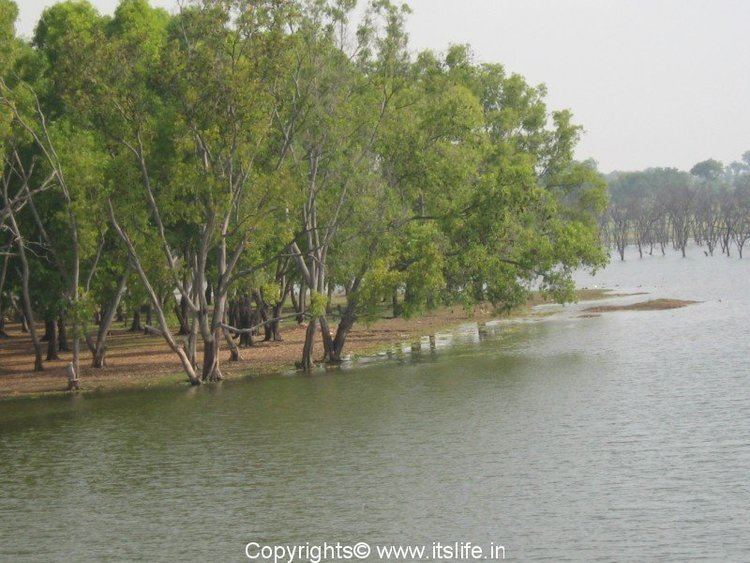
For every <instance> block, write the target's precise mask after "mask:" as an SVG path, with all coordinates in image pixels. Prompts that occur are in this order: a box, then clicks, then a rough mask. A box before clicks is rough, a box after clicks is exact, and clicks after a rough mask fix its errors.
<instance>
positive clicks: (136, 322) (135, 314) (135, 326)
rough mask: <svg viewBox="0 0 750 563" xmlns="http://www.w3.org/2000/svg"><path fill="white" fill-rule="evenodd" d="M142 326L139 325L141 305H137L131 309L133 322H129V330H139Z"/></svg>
mask: <svg viewBox="0 0 750 563" xmlns="http://www.w3.org/2000/svg"><path fill="white" fill-rule="evenodd" d="M142 330H143V326H141V307H140V306H138V307H136V308H135V309H133V322H131V323H130V332H141V331H142Z"/></svg>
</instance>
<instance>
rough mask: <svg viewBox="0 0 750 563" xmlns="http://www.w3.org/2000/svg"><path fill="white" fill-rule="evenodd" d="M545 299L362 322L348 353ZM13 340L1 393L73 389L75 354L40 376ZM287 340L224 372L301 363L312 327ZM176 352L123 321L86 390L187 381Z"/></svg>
mask: <svg viewBox="0 0 750 563" xmlns="http://www.w3.org/2000/svg"><path fill="white" fill-rule="evenodd" d="M620 295H622V294H613V293H610V292H609V291H607V290H604V289H582V290H579V291H578V299H579V300H580V301H591V300H596V299H605V298H611V297H618V296H620ZM544 302H545V301H544V300H543V299H542V298H541V297H540V296H539V295H535V296H534V297H533V298H532V299H530V300H529V301H528V302H527V303H526V304H525V305H524V306H523V307H519V308H518V309H516V310H514V311H512V312H511V313H510V314H506V315H499V314H498V313H496V312H495V311H493V309H492V307H491V306H489V305H486V306H479V307H475V308H474V310H473V311H471V312H467V311H466V310H465V309H463V308H461V307H442V308H439V309H437V310H435V311H431V312H429V313H427V314H425V315H422V316H420V317H417V318H411V319H405V318H386V317H384V318H382V319H379V320H377V321H375V322H373V323H371V324H369V325H367V324H365V323H361V324H358V325H356V326H355V328H354V329H353V330H352V333H351V336H350V337H349V340H348V342H347V352H348V353H349V354H351V355H353V356H358V355H359V356H361V355H366V354H371V353H375V352H377V351H379V350H381V349H383V348H386V347H389V346H392V345H394V344H399V343H407V342H410V341H412V340H415V339H418V338H420V337H421V336H426V335H431V334H434V333H435V332H439V331H441V330H447V329H450V328H452V327H455V326H457V325H460V324H462V323H465V322H468V321H471V322H484V321H488V320H491V319H496V318H503V317H505V318H508V317H531V316H541V315H544V313H542V312H535V311H534V310H533V308H534V307H535V306H537V305H540V304H542V303H544ZM7 328H8V332H9V334H10V336H11V338H7V339H3V340H0V398H7V397H14V396H32V395H41V394H49V393H60V392H64V391H65V389H66V387H67V377H66V374H65V367H66V366H67V364H68V362H70V354H69V353H60V359H59V360H55V361H49V362H46V363H45V370H44V371H43V372H41V373H34V372H32V371H31V368H32V367H33V365H34V356H33V348H32V344H31V339H30V337H29V336H28V334H25V333H22V332H21V330H20V326H19V325H18V324H15V323H13V324H10V325H8V327H7ZM281 333H282V337H283V341H281V342H262V341H260V340H258V341H256V342H255V345H254V346H253V347H251V348H245V349H243V350H241V354H242V359H241V360H240V361H239V362H229V361H228V352H226V351H225V352H224V353H225V354H227V358H223V372H224V376H225V377H227V378H236V377H241V376H246V375H248V374H253V375H264V374H272V373H278V372H280V371H284V370H290V369H293V368H294V363H295V362H296V361H297V360H299V354H300V349H301V347H302V343H303V342H304V339H305V325H304V324H297V323H296V322H294V321H290V322H287V323H284V324H283V325H282V330H281ZM322 351H323V346H322V343H321V342H320V341H318V342H316V353H317V354H322ZM90 361H91V358H90V356H89V354H88V353H85V354H83V355H82V357H81V364H82V366H88V365H89V363H90ZM178 369H179V366H178V364H177V361H176V359H175V356H174V354H173V353H172V352H171V351H170V349H169V348H168V347H167V345H166V344H165V342H164V339H163V338H161V337H158V336H153V335H148V334H144V333H142V332H137V333H133V332H129V331H128V330H127V328H125V327H123V326H118V327H117V328H115V329H114V330H113V331H112V334H111V337H110V345H109V347H108V353H107V367H105V368H104V369H94V368H91V367H86V368H84V369H83V370H82V371H83V373H82V377H81V387H82V391H84V392H88V391H105V390H116V389H139V388H146V387H153V386H169V385H177V384H180V383H182V382H183V381H184V379H185V376H184V374H182V373H180V372H179V371H178Z"/></svg>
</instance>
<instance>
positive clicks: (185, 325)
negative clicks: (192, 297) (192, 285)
mask: <svg viewBox="0 0 750 563" xmlns="http://www.w3.org/2000/svg"><path fill="white" fill-rule="evenodd" d="M174 312H175V315H176V316H177V320H178V321H179V323H180V332H178V334H180V335H181V336H186V335H188V334H190V322H189V317H190V314H189V310H188V302H187V298H186V297H185V296H184V295H183V296H181V297H180V304H179V306H177V305H176V306H175V308H174Z"/></svg>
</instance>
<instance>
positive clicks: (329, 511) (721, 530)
mask: <svg viewBox="0 0 750 563" xmlns="http://www.w3.org/2000/svg"><path fill="white" fill-rule="evenodd" d="M579 281H580V282H581V284H582V285H587V286H593V285H598V286H600V287H610V288H617V289H620V290H623V291H624V290H628V291H648V292H650V293H651V294H652V296H653V297H675V298H683V299H695V300H699V301H703V303H700V304H697V305H693V306H690V307H687V308H684V309H679V310H671V311H656V312H618V313H609V314H606V315H603V316H601V317H597V318H581V317H580V310H581V308H582V307H584V306H585V305H584V304H579V305H576V306H573V307H568V308H566V309H565V310H564V311H563V312H561V313H560V314H558V315H555V316H552V317H548V318H545V319H544V320H542V321H536V322H524V323H514V324H508V323H501V324H500V325H497V326H495V327H491V328H486V329H484V328H483V329H482V330H481V331H476V330H473V329H472V328H471V327H467V329H466V330H465V331H464V332H463V333H462V334H458V335H456V336H455V337H454V338H453V339H452V342H451V345H450V346H443V344H444V343H445V342H447V341H448V340H450V339H448V338H440V339H438V340H437V343H436V345H437V346H436V347H437V348H438V350H437V351H430V349H429V346H424V347H423V349H422V351H421V352H419V353H414V354H403V355H401V354H399V355H396V356H395V357H394V358H393V359H390V360H385V361H379V362H373V363H370V364H368V365H366V366H359V367H355V368H352V369H344V370H336V371H332V372H328V373H323V374H318V375H315V376H289V377H283V376H280V377H274V378H265V379H263V378H262V379H248V380H245V381H239V382H228V383H224V384H222V385H220V386H216V387H204V388H200V389H191V390H187V389H176V390H166V391H149V392H138V393H127V394H118V395H113V396H99V397H95V396H81V397H72V398H64V399H56V400H37V401H31V402H28V401H13V402H6V403H1V404H0V559H3V560H14V561H17V560H24V559H29V560H31V559H34V560H49V559H65V560H68V561H75V560H102V559H118V560H175V561H176V560H203V561H242V560H243V559H244V557H245V555H244V549H245V545H246V544H247V543H248V542H252V541H256V542H259V543H264V544H265V543H268V544H273V543H303V544H304V543H305V542H310V543H311V544H313V543H322V542H324V541H328V542H336V541H339V542H346V543H355V542H358V541H366V542H370V543H371V544H373V545H375V544H412V545H417V544H422V543H423V544H427V545H430V544H432V542H433V541H443V542H462V541H471V542H473V543H474V544H478V545H480V546H487V545H489V544H490V542H494V543H495V544H502V545H503V546H505V548H506V555H507V557H508V558H509V559H520V560H530V559H541V558H548V559H552V560H597V559H601V560H622V559H636V560H655V559H660V560H664V559H672V560H684V559H686V558H690V557H695V558H700V559H709V560H735V561H741V560H744V561H748V560H750V339H749V338H748V333H749V332H750V260H745V261H740V260H738V259H736V258H733V259H727V258H725V257H719V256H717V257H714V258H706V257H703V256H702V253H701V252H700V251H699V250H694V251H693V252H692V254H691V257H688V258H687V259H682V258H679V257H678V256H676V255H670V256H668V257H666V258H662V257H648V258H645V259H643V260H638V259H637V258H636V257H632V258H630V259H629V260H628V261H626V262H625V263H620V262H613V263H612V265H611V266H610V267H609V268H607V270H605V271H604V272H601V273H600V275H598V276H597V277H596V278H593V279H591V278H588V277H587V276H580V280H579ZM642 299H644V297H629V298H625V299H624V301H626V302H627V301H637V300H642Z"/></svg>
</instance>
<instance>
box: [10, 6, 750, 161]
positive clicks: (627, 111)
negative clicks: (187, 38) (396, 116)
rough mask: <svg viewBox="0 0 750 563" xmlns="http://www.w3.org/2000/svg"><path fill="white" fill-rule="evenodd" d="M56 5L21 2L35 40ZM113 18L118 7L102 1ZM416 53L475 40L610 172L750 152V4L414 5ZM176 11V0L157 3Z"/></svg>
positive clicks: (479, 53) (583, 154) (484, 55)
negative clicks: (575, 129)
mask: <svg viewBox="0 0 750 563" xmlns="http://www.w3.org/2000/svg"><path fill="white" fill-rule="evenodd" d="M53 3H55V2H54V0H17V4H18V5H19V7H20V10H21V16H20V23H19V31H20V32H21V33H23V34H26V35H28V34H30V33H31V31H32V30H33V27H34V24H35V22H36V20H37V19H38V17H39V14H40V13H41V11H42V9H43V7H44V6H48V5H50V4H53ZM92 3H93V4H94V5H96V6H97V7H98V8H99V9H100V10H101V11H104V12H111V11H112V10H113V9H114V6H115V5H116V4H117V0H93V1H92ZM407 3H408V4H409V5H410V6H411V7H412V9H413V11H414V13H413V14H412V15H411V17H410V20H409V31H410V34H411V38H412V45H413V48H414V49H415V50H416V49H423V48H431V49H435V50H443V49H445V48H446V47H447V46H448V45H449V44H451V43H469V44H471V45H472V47H473V49H474V52H475V54H476V57H477V59H478V60H480V61H488V62H489V61H492V62H501V63H503V64H505V65H506V67H507V68H508V69H509V70H511V71H513V72H518V73H521V74H523V75H524V76H526V77H527V79H528V80H529V81H530V82H532V83H534V84H536V83H540V82H544V83H545V84H546V85H547V87H548V89H549V103H550V106H551V107H552V108H570V109H572V110H573V112H574V114H575V116H576V119H577V121H578V122H579V123H581V124H582V125H584V127H585V128H586V134H585V135H584V138H583V141H582V142H581V145H580V148H579V151H578V157H579V158H589V157H592V158H594V159H596V160H597V161H599V163H600V167H601V169H602V170H604V171H610V170H613V169H620V170H630V169H638V168H645V167H647V166H677V167H680V168H690V167H691V166H692V165H693V164H694V163H695V162H697V161H699V160H704V159H706V158H709V157H712V158H717V159H719V160H722V161H724V162H730V161H732V160H738V159H739V157H740V155H741V154H742V153H743V152H744V151H746V150H750V25H748V24H750V0H408V2H407ZM152 4H154V5H159V6H164V7H167V8H171V9H174V7H175V6H176V5H177V1H176V0H152Z"/></svg>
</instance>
